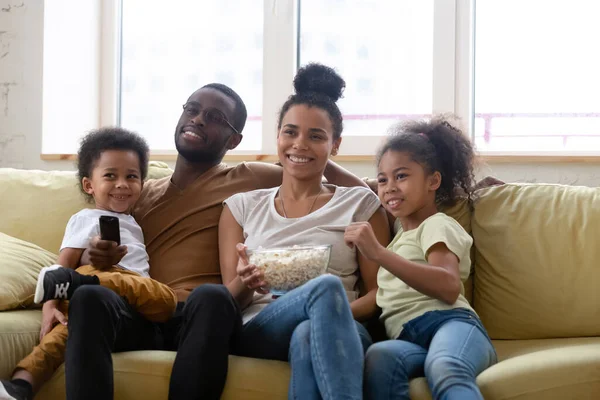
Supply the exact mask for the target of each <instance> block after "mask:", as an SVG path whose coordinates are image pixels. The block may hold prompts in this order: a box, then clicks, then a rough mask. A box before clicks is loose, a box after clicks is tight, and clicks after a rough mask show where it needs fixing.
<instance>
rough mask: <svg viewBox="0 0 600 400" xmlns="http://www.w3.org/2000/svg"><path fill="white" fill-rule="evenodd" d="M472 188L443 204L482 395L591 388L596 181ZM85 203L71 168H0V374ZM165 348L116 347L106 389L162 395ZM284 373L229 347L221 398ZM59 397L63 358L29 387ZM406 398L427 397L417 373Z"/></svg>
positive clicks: (276, 392) (34, 331) (282, 366)
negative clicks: (481, 336) (467, 198)
mask: <svg viewBox="0 0 600 400" xmlns="http://www.w3.org/2000/svg"><path fill="white" fill-rule="evenodd" d="M169 173H170V171H169V170H168V169H166V168H165V165H161V164H156V163H155V164H154V165H153V166H152V167H151V169H150V176H151V177H160V176H165V175H166V174H169ZM478 196H479V198H478V200H477V201H476V203H475V206H474V210H473V211H470V210H469V208H468V207H466V205H465V204H459V205H457V206H456V207H454V208H453V209H451V210H448V213H449V214H450V215H452V216H454V217H455V218H456V219H457V220H458V221H459V222H460V223H461V224H463V226H465V228H466V229H467V230H468V231H469V232H471V233H472V235H473V237H474V241H475V246H474V250H473V258H474V271H475V273H474V278H473V279H472V280H471V281H470V285H467V289H466V290H467V294H469V296H470V295H471V293H472V301H473V304H474V306H475V309H476V310H477V312H478V313H479V315H480V316H481V318H482V320H483V323H484V325H485V326H486V328H487V329H488V331H489V334H490V336H491V337H492V339H493V341H494V345H495V346H496V349H497V352H498V356H499V359H500V362H499V363H498V364H497V365H495V366H494V367H492V368H490V369H488V370H487V371H485V372H484V373H482V374H481V375H480V376H479V378H478V384H479V385H480V387H481V390H482V392H483V394H484V396H485V398H486V399H498V400H499V399H520V400H521V399H522V400H526V399H561V400H562V399H598V398H600V294H599V293H600V261H599V260H600V246H599V245H598V240H599V239H600V189H595V188H586V187H567V186H558V185H541V184H536V185H517V184H507V185H502V186H498V187H491V188H486V189H482V190H480V191H479V192H478ZM85 206H86V204H85V203H84V201H83V198H82V197H81V196H80V194H79V192H78V189H77V182H76V180H75V175H74V173H72V172H40V171H21V170H13V169H0V232H2V233H3V235H0V310H3V311H0V378H7V377H9V376H10V373H11V371H12V369H13V368H14V365H15V364H16V363H17V361H18V360H19V359H20V358H22V357H23V356H25V355H26V354H27V353H28V352H29V351H30V350H31V348H32V347H33V346H34V345H35V344H36V342H37V338H38V334H39V329H40V317H41V312H40V310H39V309H34V308H32V307H31V300H32V297H33V288H34V285H35V279H36V273H37V271H38V270H39V268H41V266H43V265H44V264H47V263H48V262H51V261H52V260H53V259H54V258H55V255H54V253H55V252H56V251H57V249H58V247H59V244H60V241H61V238H62V235H63V232H64V227H65V225H66V222H67V220H68V218H69V216H70V215H71V214H73V213H74V212H76V211H77V210H79V209H80V208H82V207H85ZM15 238H18V239H20V240H17V239H15ZM38 246H39V247H38ZM44 249H45V250H44ZM471 284H472V286H471ZM174 356H175V353H173V352H161V351H136V352H128V353H121V354H115V355H114V357H113V360H114V370H115V398H116V399H134V398H135V399H166V398H167V391H168V382H169V374H170V371H171V366H172V363H173V360H174ZM288 380H289V367H288V365H287V364H286V363H283V362H279V361H268V360H255V359H249V358H244V357H234V356H232V357H231V358H230V371H229V375H228V378H227V384H226V388H225V393H224V395H223V398H224V399H260V400H264V399H277V398H279V399H284V398H286V397H287V385H288ZM64 397H65V389H64V366H63V367H61V368H60V369H59V370H58V371H57V372H56V374H55V375H54V376H53V377H52V379H51V380H50V382H48V383H47V384H46V385H45V386H44V387H43V388H42V390H41V392H40V393H39V394H38V396H37V397H36V399H42V400H46V399H62V398H64ZM411 398H413V399H429V398H431V397H430V394H429V390H428V389H427V385H426V383H425V380H424V379H423V378H421V379H415V380H414V381H412V382H411Z"/></svg>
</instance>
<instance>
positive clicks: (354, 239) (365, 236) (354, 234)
mask: <svg viewBox="0 0 600 400" xmlns="http://www.w3.org/2000/svg"><path fill="white" fill-rule="evenodd" d="M344 241H345V242H346V245H348V247H350V248H354V246H356V247H358V250H359V251H360V252H361V254H362V255H363V256H365V257H367V258H368V259H369V260H371V261H377V258H378V255H379V252H380V251H381V249H383V246H382V245H381V244H380V243H379V241H378V240H377V237H375V233H374V232H373V228H372V227H371V224H370V223H368V222H353V223H352V224H350V225H348V227H347V228H346V232H345V233H344Z"/></svg>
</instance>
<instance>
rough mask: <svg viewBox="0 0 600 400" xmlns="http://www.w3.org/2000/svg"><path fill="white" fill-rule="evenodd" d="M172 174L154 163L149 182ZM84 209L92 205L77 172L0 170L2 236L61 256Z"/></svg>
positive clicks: (150, 169)
mask: <svg viewBox="0 0 600 400" xmlns="http://www.w3.org/2000/svg"><path fill="white" fill-rule="evenodd" d="M171 173H172V171H171V169H169V167H168V166H167V164H165V163H161V162H151V163H150V167H149V169H148V178H149V179H158V178H162V177H165V176H168V175H170V174H171ZM85 207H91V204H89V203H87V202H86V201H85V198H84V197H83V195H82V194H81V192H80V190H79V188H78V180H77V177H76V173H75V172H74V171H30V170H20V169H12V168H0V209H1V210H3V212H2V218H0V232H4V233H6V234H8V235H11V236H14V237H17V238H19V239H23V240H26V241H28V242H31V243H35V244H37V245H38V246H40V247H42V248H44V249H46V250H49V251H52V252H58V250H59V247H60V244H61V242H62V238H63V235H64V232H65V227H66V225H67V222H68V221H69V218H70V217H71V215H73V214H75V213H76V212H77V211H79V210H81V209H83V208H85Z"/></svg>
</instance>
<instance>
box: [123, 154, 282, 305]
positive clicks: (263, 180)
mask: <svg viewBox="0 0 600 400" xmlns="http://www.w3.org/2000/svg"><path fill="white" fill-rule="evenodd" d="M281 175H282V169H281V168H280V167H277V166H275V165H270V164H264V163H242V164H239V165H237V166H235V167H228V166H227V165H225V164H219V165H217V166H215V167H213V168H211V169H210V170H208V171H206V172H205V173H204V174H203V175H202V176H200V177H199V178H198V179H196V181H194V182H193V183H192V184H191V185H189V186H188V187H187V188H185V189H184V190H180V189H179V188H177V187H176V186H175V185H174V184H173V183H171V177H166V178H162V179H157V180H150V181H148V182H146V183H145V185H144V189H143V191H142V195H141V197H140V200H139V201H138V203H137V204H136V206H135V209H134V214H133V215H134V217H135V219H136V220H137V222H138V223H139V224H140V226H141V227H142V230H143V231H144V241H145V242H146V250H147V252H148V255H149V257H150V276H151V277H152V278H154V279H156V280H158V281H159V282H162V283H165V284H167V285H168V286H170V287H171V288H172V289H173V290H174V291H175V293H176V294H177V298H178V299H179V301H185V299H186V298H187V296H188V295H189V294H190V292H191V291H192V290H193V289H194V288H196V287H197V286H198V285H201V284H203V283H221V270H220V266H219V236H218V224H219V218H220V216H221V211H222V210H223V206H222V203H223V201H224V200H226V199H227V198H228V197H230V196H232V195H233V194H235V193H240V192H247V191H250V190H254V189H264V188H270V187H275V186H278V185H280V184H281Z"/></svg>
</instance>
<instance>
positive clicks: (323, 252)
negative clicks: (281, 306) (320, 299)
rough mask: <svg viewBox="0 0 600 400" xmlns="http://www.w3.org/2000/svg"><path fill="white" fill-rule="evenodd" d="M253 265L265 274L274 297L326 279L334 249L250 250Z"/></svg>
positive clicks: (327, 247)
mask: <svg viewBox="0 0 600 400" xmlns="http://www.w3.org/2000/svg"><path fill="white" fill-rule="evenodd" d="M247 253H248V258H249V261H250V264H254V265H256V266H257V267H258V268H259V269H260V270H261V271H262V272H263V274H264V277H265V281H266V282H267V284H268V285H269V287H268V289H269V290H270V291H271V293H273V294H279V295H281V294H284V293H285V292H287V291H290V290H292V289H295V288H297V287H298V286H301V285H303V284H304V283H306V282H308V281H309V280H311V279H313V278H316V277H317V276H319V275H322V274H324V273H325V271H326V270H327V267H328V266H329V256H330V254H331V245H323V246H293V247H287V248H281V249H263V248H260V247H259V248H258V249H256V250H247Z"/></svg>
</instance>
